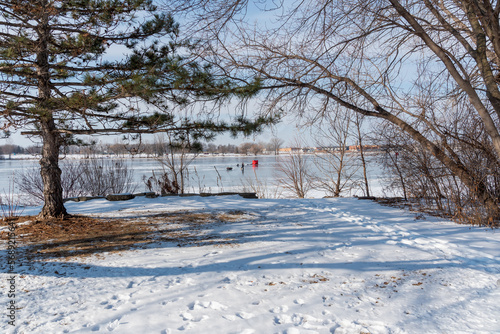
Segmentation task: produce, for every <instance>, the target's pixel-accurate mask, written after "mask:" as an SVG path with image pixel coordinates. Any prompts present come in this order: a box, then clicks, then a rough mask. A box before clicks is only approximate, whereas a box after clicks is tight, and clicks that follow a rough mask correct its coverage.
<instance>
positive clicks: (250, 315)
mask: <svg viewBox="0 0 500 334" xmlns="http://www.w3.org/2000/svg"><path fill="white" fill-rule="evenodd" d="M236 315H237V316H238V317H240V318H241V319H245V320H248V319H252V318H253V317H255V315H254V314H253V313H247V312H238V313H236Z"/></svg>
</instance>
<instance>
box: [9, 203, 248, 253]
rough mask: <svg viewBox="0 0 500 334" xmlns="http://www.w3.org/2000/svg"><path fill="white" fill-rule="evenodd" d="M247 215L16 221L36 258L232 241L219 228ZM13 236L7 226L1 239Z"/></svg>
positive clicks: (23, 247) (24, 247)
mask: <svg viewBox="0 0 500 334" xmlns="http://www.w3.org/2000/svg"><path fill="white" fill-rule="evenodd" d="M246 217H248V215H247V214H246V213H245V212H243V211H228V212H214V213H193V212H176V213H168V214H159V215H154V216H142V217H137V218H127V219H119V218H113V219H111V218H96V217H86V216H74V217H71V218H67V219H51V220H43V221H40V220H36V217H20V218H16V219H14V221H15V223H16V226H17V228H16V242H17V245H18V251H22V252H23V253H24V255H23V256H26V257H27V258H29V259H31V260H35V259H66V258H68V257H82V256H88V255H96V254H101V253H104V252H119V251H124V250H128V249H134V248H139V247H147V245H148V244H151V243H155V242H172V243H174V245H173V246H178V247H182V246H188V245H190V246H200V245H214V246H221V245H231V244H234V243H236V240H235V238H236V237H237V236H235V235H224V234H223V233H221V231H220V229H218V227H220V226H221V225H224V224H227V223H230V222H236V221H239V220H242V219H245V218H246ZM10 221H11V222H12V221H13V220H10ZM7 224H8V223H7V222H5V221H4V222H2V223H0V225H1V226H6V225H7ZM7 238H8V236H7V233H6V232H5V231H2V232H1V233H0V239H2V240H7Z"/></svg>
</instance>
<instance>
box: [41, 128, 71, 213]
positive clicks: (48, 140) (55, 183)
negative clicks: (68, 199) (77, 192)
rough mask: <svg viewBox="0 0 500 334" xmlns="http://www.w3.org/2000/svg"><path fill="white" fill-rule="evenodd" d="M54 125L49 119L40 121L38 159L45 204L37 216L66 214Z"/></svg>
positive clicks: (57, 136) (57, 140)
mask: <svg viewBox="0 0 500 334" xmlns="http://www.w3.org/2000/svg"><path fill="white" fill-rule="evenodd" d="M54 130H55V125H54V121H53V120H52V119H51V120H49V121H48V122H43V123H42V138H43V147H42V158H41V159H40V166H41V170H40V175H41V176H42V180H43V196H44V201H45V204H44V206H43V209H42V211H41V212H40V213H39V214H38V218H40V219H46V218H55V217H65V216H67V215H68V213H67V212H66V208H65V207H64V204H63V196H62V186H61V169H60V168H59V148H60V143H59V134H58V133H57V132H54Z"/></svg>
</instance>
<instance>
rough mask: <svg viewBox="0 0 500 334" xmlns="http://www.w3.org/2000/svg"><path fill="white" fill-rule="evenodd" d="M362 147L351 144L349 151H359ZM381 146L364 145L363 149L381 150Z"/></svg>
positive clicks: (366, 150)
mask: <svg viewBox="0 0 500 334" xmlns="http://www.w3.org/2000/svg"><path fill="white" fill-rule="evenodd" d="M360 149H361V146H360V145H351V146H349V151H353V152H358V151H359V150H360ZM379 150H380V146H379V145H363V151H365V152H368V151H379Z"/></svg>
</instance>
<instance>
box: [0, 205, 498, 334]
mask: <svg viewBox="0 0 500 334" xmlns="http://www.w3.org/2000/svg"><path fill="white" fill-rule="evenodd" d="M67 208H68V210H69V212H71V213H80V214H85V215H92V216H98V217H122V218H123V217H138V216H145V215H152V214H155V213H159V212H167V211H179V210H180V211H182V210H188V211H194V212H223V211H227V210H241V211H244V212H245V215H243V216H242V217H243V219H242V220H239V221H237V222H233V223H228V224H219V225H214V226H213V230H212V231H211V233H214V234H218V235H219V236H221V237H227V238H236V239H237V242H236V243H233V244H230V245H218V246H214V245H202V246H190V245H184V246H182V247H179V246H178V245H177V244H176V243H168V242H164V243H157V244H153V245H150V246H148V247H147V248H145V249H136V250H130V251H125V252H121V253H110V254H104V256H94V257H87V258H83V259H80V260H74V261H71V262H68V261H63V262H61V261H54V262H44V263H41V262H38V263H24V264H23V265H22V266H21V267H18V268H17V271H18V273H19V274H18V275H17V277H16V290H17V292H18V293H17V294H16V303H17V304H18V307H19V309H18V310H17V314H16V317H17V319H16V326H15V327H13V326H10V325H9V324H8V318H7V310H6V305H7V303H8V298H7V296H6V292H7V289H8V278H9V277H10V276H9V275H8V274H6V273H5V272H6V270H5V267H6V266H5V263H3V264H2V265H3V266H2V268H3V270H2V272H3V273H2V275H1V283H0V290H1V291H2V297H1V298H2V301H1V303H0V304H1V305H2V313H3V315H2V323H1V327H0V331H2V332H6V333H108V332H114V333H130V334H137V333H148V334H149V333H158V334H160V333H288V334H292V333H336V334H339V333H500V303H499V300H500V231H499V230H491V229H486V228H477V227H472V228H471V227H469V226H463V225H456V224H454V223H451V222H448V221H443V220H440V219H437V218H432V217H426V219H425V220H422V219H417V216H416V215H415V213H411V212H405V211H402V210H399V209H395V208H390V207H384V206H380V205H378V204H377V203H374V202H371V201H362V200H356V199H353V198H340V199H302V200H299V199H260V200H252V199H242V198H240V197H238V196H227V197H206V198H202V197H187V198H177V197H165V198H157V199H146V198H136V199H134V200H130V201H124V202H107V201H105V200H94V201H90V202H85V203H67ZM37 209H39V208H34V209H33V210H32V211H30V210H26V211H25V212H24V214H33V213H36V211H37ZM418 218H420V217H418ZM4 248H5V247H4ZM1 252H2V253H3V254H2V255H5V250H4V251H1ZM2 258H5V257H4V256H2Z"/></svg>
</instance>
